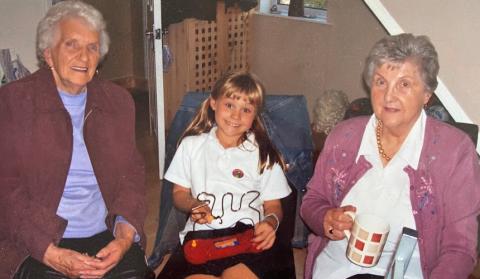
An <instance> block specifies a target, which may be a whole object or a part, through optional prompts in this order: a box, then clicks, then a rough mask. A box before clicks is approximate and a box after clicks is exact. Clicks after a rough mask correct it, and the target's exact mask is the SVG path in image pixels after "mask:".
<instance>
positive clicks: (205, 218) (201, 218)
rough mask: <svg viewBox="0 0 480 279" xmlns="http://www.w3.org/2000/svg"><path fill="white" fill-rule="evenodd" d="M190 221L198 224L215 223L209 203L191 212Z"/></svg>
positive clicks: (200, 204)
mask: <svg viewBox="0 0 480 279" xmlns="http://www.w3.org/2000/svg"><path fill="white" fill-rule="evenodd" d="M190 219H191V220H192V221H193V222H195V223H198V224H207V223H208V224H210V223H211V222H212V221H213V216H212V211H211V209H210V207H209V206H208V203H199V204H197V205H196V206H194V207H193V208H192V210H191V211H190Z"/></svg>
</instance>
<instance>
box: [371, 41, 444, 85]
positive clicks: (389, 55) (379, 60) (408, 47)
mask: <svg viewBox="0 0 480 279" xmlns="http://www.w3.org/2000/svg"><path fill="white" fill-rule="evenodd" d="M407 60H411V61H413V62H415V63H416V64H417V65H418V67H419V69H420V75H421V77H422V80H423V83H424V85H425V87H426V88H427V90H428V91H430V92H432V93H433V92H434V91H435V89H436V88H437V85H438V81H437V75H438V71H439V68H440V66H439V64H438V54H437V51H436V50H435V47H434V46H433V44H432V43H431V42H430V39H429V38H428V37H427V36H414V35H412V34H409V33H403V34H399V35H394V36H387V37H385V38H383V39H381V40H380V41H378V42H377V43H376V44H375V45H374V46H373V48H372V50H371V51H370V54H369V55H368V57H367V60H366V63H365V68H364V70H363V80H364V81H365V83H366V84H367V86H368V87H369V88H370V87H371V84H372V78H373V73H374V71H375V69H376V68H378V67H380V66H381V65H383V64H384V63H386V62H394V63H404V62H405V61H407Z"/></svg>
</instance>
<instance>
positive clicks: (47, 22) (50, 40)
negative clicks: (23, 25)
mask: <svg viewBox="0 0 480 279" xmlns="http://www.w3.org/2000/svg"><path fill="white" fill-rule="evenodd" d="M70 17H78V18H82V19H84V20H85V21H86V22H87V23H88V24H89V25H90V26H91V27H92V28H93V29H94V30H95V31H97V32H98V34H99V38H100V59H103V57H104V56H105V54H107V52H108V48H109V45H110V37H109V36H108V33H107V29H106V23H105V20H104V19H103V16H102V14H101V13H100V12H99V11H98V10H97V9H96V8H94V7H93V6H91V5H89V4H87V3H84V2H82V1H78V0H67V1H62V2H59V3H58V4H56V5H54V6H52V7H51V8H50V9H49V10H48V11H47V14H46V15H45V16H44V17H43V18H42V19H41V20H40V22H39V23H38V26H37V44H36V53H37V58H38V61H39V62H40V64H41V65H46V63H45V59H44V57H43V53H44V51H45V49H47V48H49V47H52V46H53V44H55V42H54V39H55V32H56V30H57V26H58V24H59V23H60V22H61V21H62V20H63V19H66V18H70Z"/></svg>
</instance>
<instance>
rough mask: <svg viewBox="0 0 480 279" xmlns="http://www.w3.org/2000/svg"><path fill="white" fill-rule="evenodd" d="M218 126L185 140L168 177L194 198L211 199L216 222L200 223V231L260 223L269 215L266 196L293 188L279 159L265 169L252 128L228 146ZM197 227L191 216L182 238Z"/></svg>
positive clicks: (270, 197)
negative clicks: (222, 141)
mask: <svg viewBox="0 0 480 279" xmlns="http://www.w3.org/2000/svg"><path fill="white" fill-rule="evenodd" d="M216 130H217V128H216V127H214V128H212V130H211V131H210V132H209V133H203V134H200V135H196V136H189V137H186V138H184V139H183V140H182V142H181V143H180V146H179V147H178V149H177V151H176V153H175V156H174V157H173V160H172V162H171V164H170V166H169V168H168V170H167V172H166V174H165V179H167V180H169V181H171V182H172V183H174V184H177V185H180V186H182V187H185V188H189V189H190V190H191V192H192V196H193V197H198V198H199V199H200V200H209V201H210V208H211V209H212V214H213V216H216V217H220V218H218V219H215V220H214V221H213V222H212V223H211V224H204V225H201V224H195V230H196V231H197V230H211V229H221V228H227V227H232V226H234V225H235V223H236V222H238V221H241V222H243V223H245V224H250V225H253V224H256V223H258V222H259V221H260V220H262V219H263V201H268V200H276V199H281V198H283V197H286V196H288V195H289V194H290V192H291V190H290V187H289V185H288V183H287V180H286V178H285V175H284V173H283V170H282V168H281V167H280V166H279V165H278V164H275V165H274V166H273V167H272V168H271V169H267V168H265V169H264V171H263V173H262V174H260V173H259V169H258V162H259V152H258V147H257V146H256V144H255V143H254V142H255V137H254V135H253V133H251V134H250V135H249V137H248V140H246V141H245V142H244V143H243V144H241V145H240V146H238V147H232V148H224V147H223V146H222V145H221V144H220V142H219V141H218V139H217V137H216V134H215V131H216ZM192 230H193V222H192V221H191V220H190V219H188V221H187V224H186V225H185V228H184V230H183V231H182V232H180V241H181V242H182V243H183V238H184V236H185V235H186V234H187V232H189V231H192Z"/></svg>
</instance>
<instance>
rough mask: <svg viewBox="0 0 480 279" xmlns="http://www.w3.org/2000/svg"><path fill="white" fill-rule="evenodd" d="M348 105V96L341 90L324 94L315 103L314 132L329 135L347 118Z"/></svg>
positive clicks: (332, 90) (331, 90)
mask: <svg viewBox="0 0 480 279" xmlns="http://www.w3.org/2000/svg"><path fill="white" fill-rule="evenodd" d="M348 104H349V102H348V97H347V94H345V93H344V92H343V91H341V90H334V89H330V90H327V91H325V92H323V94H322V95H320V96H319V97H318V98H317V100H316V102H315V108H314V110H313V115H314V119H313V130H314V131H316V132H323V133H325V134H327V135H328V133H330V131H331V130H332V128H333V127H334V126H335V125H336V124H337V123H338V122H340V121H341V120H342V119H343V117H344V116H345V112H346V111H347V108H348Z"/></svg>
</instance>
